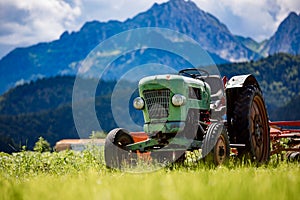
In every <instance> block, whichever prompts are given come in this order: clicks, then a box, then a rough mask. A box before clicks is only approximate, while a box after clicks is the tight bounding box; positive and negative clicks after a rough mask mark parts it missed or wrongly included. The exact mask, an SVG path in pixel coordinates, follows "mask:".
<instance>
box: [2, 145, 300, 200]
mask: <svg viewBox="0 0 300 200" xmlns="http://www.w3.org/2000/svg"><path fill="white" fill-rule="evenodd" d="M143 167H144V166H142V168H143ZM299 197H300V168H299V163H287V162H280V163H276V161H271V162H270V164H268V165H267V166H260V167H255V166H250V165H242V164H233V163H230V164H229V165H228V166H222V167H217V168H214V169H211V168H209V167H207V166H205V165H203V164H195V163H186V164H185V165H184V166H181V167H174V168H172V169H171V168H170V167H167V168H163V169H160V170H158V171H155V172H150V173H127V172H120V171H111V170H109V169H106V167H105V165H104V162H103V156H102V155H101V154H99V153H97V151H96V150H94V151H86V152H82V153H76V152H72V151H67V152H61V153H37V152H21V153H17V154H13V155H8V154H4V153H0V199H1V200H2V199H3V200H5V199H30V200H34V199H64V200H67V199H172V200H174V199H231V200H232V199H280V200H282V199H299Z"/></svg>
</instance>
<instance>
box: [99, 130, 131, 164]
mask: <svg viewBox="0 0 300 200" xmlns="http://www.w3.org/2000/svg"><path fill="white" fill-rule="evenodd" d="M132 143H134V140H133V138H132V136H131V135H130V134H129V132H128V131H127V130H125V129H122V128H116V129H113V130H112V131H110V132H109V133H108V135H107V137H106V140H105V146H104V159H105V163H106V166H107V167H108V168H115V169H121V168H122V167H123V166H128V167H130V166H131V165H132V164H134V162H135V161H136V159H135V157H136V154H135V153H133V152H130V151H128V149H126V145H128V144H132Z"/></svg>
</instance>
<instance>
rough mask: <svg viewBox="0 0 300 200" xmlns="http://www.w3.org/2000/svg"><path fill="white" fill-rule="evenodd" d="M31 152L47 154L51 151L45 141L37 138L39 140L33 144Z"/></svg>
mask: <svg viewBox="0 0 300 200" xmlns="http://www.w3.org/2000/svg"><path fill="white" fill-rule="evenodd" d="M33 150H34V151H37V152H41V153H42V152H49V151H51V147H50V144H49V142H48V141H47V140H45V139H44V138H43V137H39V140H38V141H37V142H36V143H35V145H34V148H33Z"/></svg>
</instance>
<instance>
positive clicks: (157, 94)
mask: <svg viewBox="0 0 300 200" xmlns="http://www.w3.org/2000/svg"><path fill="white" fill-rule="evenodd" d="M143 94H144V97H145V101H146V106H147V109H148V112H149V117H150V119H160V118H166V117H168V115H169V103H170V90H168V89H163V90H146V91H144V92H143Z"/></svg>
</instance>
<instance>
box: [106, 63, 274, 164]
mask: <svg viewBox="0 0 300 200" xmlns="http://www.w3.org/2000/svg"><path fill="white" fill-rule="evenodd" d="M138 88H139V97H137V98H135V99H134V101H133V105H134V107H135V108H136V109H138V110H142V112H143V116H144V132H142V133H130V132H129V131H127V130H125V129H123V128H116V129H113V130H112V131H110V132H109V134H108V135H107V138H106V142H105V149H104V153H105V162H106V165H107V166H108V167H109V168H121V167H122V165H124V164H130V165H131V164H133V163H135V161H136V159H137V158H138V157H139V155H141V154H145V153H146V154H147V153H148V154H150V156H151V159H152V160H156V161H158V162H164V163H170V162H171V163H172V162H183V161H184V160H185V156H186V152H188V151H191V152H192V151H195V150H197V151H199V150H200V152H201V155H202V158H203V160H204V161H207V162H211V163H213V164H214V165H220V164H222V163H224V162H226V161H227V160H228V158H229V157H230V154H231V152H232V151H231V148H232V149H234V150H235V154H236V156H237V157H240V158H247V159H250V160H251V161H254V162H257V163H265V162H267V161H268V160H269V157H270V136H269V124H268V115H267V111H266V107H265V103H264V100H263V97H262V92H261V89H260V87H259V84H258V82H257V80H256V79H255V77H254V76H252V75H240V76H234V77H232V78H231V79H230V80H229V81H226V80H225V78H223V79H222V78H221V77H220V76H218V75H210V74H209V73H208V72H207V71H205V70H203V69H195V68H192V69H184V70H181V71H179V73H178V74H176V75H174V74H172V75H171V74H167V75H155V76H149V77H145V78H143V79H141V80H140V81H139V86H138ZM141 138H142V139H141Z"/></svg>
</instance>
